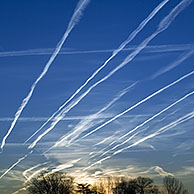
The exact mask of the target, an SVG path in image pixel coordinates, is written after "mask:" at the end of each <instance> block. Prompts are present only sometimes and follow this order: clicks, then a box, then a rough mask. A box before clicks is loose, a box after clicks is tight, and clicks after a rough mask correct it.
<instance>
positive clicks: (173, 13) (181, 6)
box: [28, 0, 192, 149]
mask: <svg viewBox="0 0 194 194" xmlns="http://www.w3.org/2000/svg"><path fill="white" fill-rule="evenodd" d="M191 2H192V0H183V1H182V2H181V3H179V4H178V5H177V6H176V7H175V8H174V9H173V10H172V11H171V12H170V13H169V14H168V15H167V16H166V17H165V18H164V19H163V20H162V21H161V22H160V23H159V26H158V29H157V30H156V31H155V33H153V34H152V35H151V36H149V37H148V38H146V39H145V40H144V41H143V42H142V43H141V44H140V45H139V46H138V47H137V48H136V50H135V51H134V52H132V53H131V54H130V55H128V56H127V57H126V58H125V59H124V61H123V62H122V63H121V64H120V65H118V66H117V67H116V68H115V69H113V70H112V71H111V72H110V73H108V74H107V75H106V76H105V77H103V78H102V79H100V80H99V81H98V82H96V83H95V84H93V85H92V86H91V87H90V88H88V90H87V91H86V92H84V93H83V94H82V95H81V96H80V97H78V98H77V99H76V100H74V101H73V102H72V103H71V104H70V105H68V107H66V108H64V109H63V110H62V111H61V112H60V113H59V114H58V115H57V116H56V117H55V121H53V122H52V123H51V126H50V127H49V128H48V129H47V130H46V131H44V132H43V133H42V134H41V135H39V136H38V137H37V139H36V140H35V141H34V142H33V143H32V144H31V145H30V146H29V147H28V148H29V149H31V148H33V147H34V146H35V145H36V144H37V143H38V141H40V140H41V139H42V137H43V136H45V135H46V134H47V133H48V132H50V131H51V130H52V129H53V128H54V127H55V126H56V125H57V123H58V122H59V121H60V120H61V119H62V118H63V117H64V116H65V115H66V114H67V113H68V112H69V111H70V110H71V109H72V108H73V107H75V106H76V105H77V104H78V103H79V102H80V101H81V100H82V99H83V98H84V97H85V96H86V95H87V94H88V93H89V92H90V91H91V90H92V89H93V88H95V87H96V86H98V85H99V84H100V83H102V82H104V81H105V80H107V79H108V78H109V77H111V76H112V75H113V74H114V73H116V72H117V71H118V70H119V69H121V68H122V67H124V66H125V65H126V64H128V63H129V62H130V61H132V60H133V58H135V57H136V56H137V55H138V54H139V53H140V52H141V51H142V50H143V49H144V47H146V45H147V44H148V43H149V42H150V41H151V40H152V39H153V38H154V37H156V36H157V35H158V34H159V33H161V32H162V31H164V30H166V29H167V28H168V27H169V25H170V24H171V22H172V21H173V20H174V19H175V17H176V16H177V15H178V14H179V13H180V12H181V11H182V10H183V9H184V8H185V7H186V6H188V5H189V4H190V3H191ZM122 45H123V44H121V46H122ZM114 53H116V51H115V52H113V54H114ZM109 60H110V58H109V59H108V60H107V62H108V61H109ZM104 65H105V64H104ZM97 71H100V68H99V69H98V70H97ZM93 75H94V74H93ZM89 79H91V77H90V78H89ZM79 89H80V88H79ZM79 89H78V90H79ZM73 96H74V95H73ZM73 96H72V97H73ZM72 97H71V98H72ZM71 98H70V99H71ZM70 99H69V100H70ZM69 100H68V101H69ZM66 103H67V102H65V104H66ZM62 106H64V105H62ZM59 109H61V107H60V108H59ZM58 111H59V110H58ZM58 111H57V112H58ZM54 114H55V113H54ZM124 114H125V113H124ZM52 116H53V115H52ZM52 116H51V118H52ZM115 119H116V118H115ZM115 119H114V118H113V120H115ZM110 122H111V121H110ZM108 123H109V121H108ZM108 123H107V122H106V124H108ZM97 129H98V128H97ZM93 131H94V130H93ZM95 131H96V130H95ZM91 133H93V132H90V133H88V134H86V135H85V136H84V137H86V136H88V135H90V134H91ZM84 137H83V138H84Z"/></svg>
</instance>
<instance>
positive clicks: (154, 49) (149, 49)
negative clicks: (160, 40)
mask: <svg viewBox="0 0 194 194" xmlns="http://www.w3.org/2000/svg"><path fill="white" fill-rule="evenodd" d="M136 47H137V45H131V46H130V47H127V48H124V49H123V50H122V51H133V50H135V48H136ZM193 47H194V45H193V44H175V45H172V44H169V45H149V46H146V47H145V49H144V51H142V52H144V53H162V52H174V51H187V50H191V49H193ZM114 50H115V49H99V50H80V51H79V50H75V51H67V50H65V48H64V49H63V48H61V50H60V53H58V54H59V55H75V54H94V53H111V52H113V51H114ZM52 52H53V48H42V49H31V50H20V51H3V52H0V57H17V56H18V57H20V56H36V55H50V54H52Z"/></svg>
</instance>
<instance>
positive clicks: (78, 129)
mask: <svg viewBox="0 0 194 194" xmlns="http://www.w3.org/2000/svg"><path fill="white" fill-rule="evenodd" d="M137 83H138V82H134V83H133V84H131V85H130V86H129V87H127V88H125V89H124V90H122V91H121V92H120V93H119V94H118V95H117V96H116V97H115V98H114V99H113V100H112V101H111V102H109V103H108V104H107V105H106V106H105V107H103V108H102V109H101V110H99V111H98V112H97V113H95V114H93V115H91V116H90V117H91V118H90V117H88V118H87V119H84V120H83V121H81V122H80V123H79V124H78V125H77V127H75V128H76V129H74V130H73V131H72V132H71V133H70V134H68V135H64V136H63V137H62V138H61V139H60V140H59V141H57V142H56V143H55V144H54V145H53V146H51V147H50V148H49V149H47V150H46V151H45V152H44V153H47V152H48V151H50V150H51V149H53V148H54V147H56V146H57V145H59V144H60V143H61V142H64V141H65V140H67V139H68V138H70V137H71V136H73V135H74V134H76V135H74V137H73V138H72V139H71V140H70V141H69V143H71V142H72V141H73V140H74V139H75V138H77V137H78V136H77V135H79V134H80V133H81V132H82V131H85V130H87V129H89V128H90V127H93V126H94V124H93V123H92V120H94V119H96V118H98V117H99V116H100V114H101V113H102V112H104V111H105V110H107V109H108V108H109V107H110V106H112V105H113V104H114V103H115V102H116V101H117V100H119V99H120V98H121V97H122V96H123V95H125V94H126V93H127V92H128V91H129V89H131V88H132V87H134V86H135V85H136V84H137ZM79 125H81V126H79ZM52 127H53V126H52ZM51 129H52V128H51ZM49 130H50V129H49ZM48 132H49V131H48V130H47V131H46V132H45V134H46V133H48ZM77 133H79V134H77ZM43 135H44V134H43ZM42 137H43V136H42ZM39 140H40V139H38V141H39ZM38 141H36V142H35V143H34V144H33V145H32V144H31V145H30V146H31V147H30V146H29V148H32V146H33V147H34V146H35V145H36V143H37V142H38Z"/></svg>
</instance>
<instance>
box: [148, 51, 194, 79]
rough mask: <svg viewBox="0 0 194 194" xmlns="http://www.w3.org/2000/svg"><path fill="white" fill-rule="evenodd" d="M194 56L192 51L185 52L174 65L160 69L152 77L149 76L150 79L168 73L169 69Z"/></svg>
mask: <svg viewBox="0 0 194 194" xmlns="http://www.w3.org/2000/svg"><path fill="white" fill-rule="evenodd" d="M193 54H194V49H192V50H190V51H189V52H186V53H185V54H184V55H182V56H181V57H179V58H178V59H177V60H176V61H175V62H174V63H172V64H170V65H168V66H167V67H165V68H162V69H161V70H159V71H158V72H156V73H155V74H154V75H152V76H151V79H155V78H156V77H158V76H160V75H162V74H164V73H166V72H168V71H170V70H171V69H173V68H175V67H176V66H178V65H180V64H181V63H182V62H183V61H185V60H186V59H188V58H189V57H190V56H192V55H193Z"/></svg>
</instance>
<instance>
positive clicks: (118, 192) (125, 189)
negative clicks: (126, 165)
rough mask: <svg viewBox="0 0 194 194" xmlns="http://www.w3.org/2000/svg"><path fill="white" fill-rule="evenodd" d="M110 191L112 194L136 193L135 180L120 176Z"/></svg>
mask: <svg viewBox="0 0 194 194" xmlns="http://www.w3.org/2000/svg"><path fill="white" fill-rule="evenodd" d="M112 191H113V193H114V194H129V193H130V194H136V191H137V184H136V180H127V179H125V178H121V179H120V181H118V182H117V183H116V186H115V187H114V188H112Z"/></svg>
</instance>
